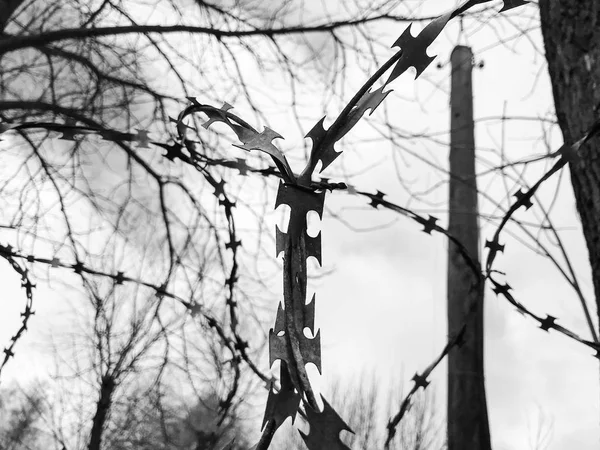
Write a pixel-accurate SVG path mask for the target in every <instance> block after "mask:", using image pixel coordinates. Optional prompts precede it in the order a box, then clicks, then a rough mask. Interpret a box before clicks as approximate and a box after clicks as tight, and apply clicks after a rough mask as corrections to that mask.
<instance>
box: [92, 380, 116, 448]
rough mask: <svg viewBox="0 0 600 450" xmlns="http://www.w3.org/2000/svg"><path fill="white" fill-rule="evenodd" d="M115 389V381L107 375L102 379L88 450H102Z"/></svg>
mask: <svg viewBox="0 0 600 450" xmlns="http://www.w3.org/2000/svg"><path fill="white" fill-rule="evenodd" d="M115 387H116V383H115V380H114V379H113V378H112V377H111V376H109V375H105V376H103V377H102V382H101V383H100V398H99V399H98V403H97V404H96V413H95V414H94V419H93V421H92V432H91V434H90V442H89V444H88V450H100V446H101V445H102V433H103V432H104V426H105V424H106V418H107V417H108V412H109V411H110V406H111V403H112V395H113V393H114V391H115Z"/></svg>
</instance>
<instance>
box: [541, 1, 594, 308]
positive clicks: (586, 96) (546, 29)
mask: <svg viewBox="0 0 600 450" xmlns="http://www.w3.org/2000/svg"><path fill="white" fill-rule="evenodd" d="M539 6H540V15H541V24H542V34H543V37H544V46H545V48H546V59H547V61H548V72H549V73H550V79H551V81H552V91H553V94H554V105H555V109H556V116H557V118H558V124H559V125H560V129H561V130H562V134H563V137H564V140H565V142H569V143H572V142H574V141H576V140H578V139H579V138H580V137H581V136H582V135H583V133H584V132H585V131H586V129H587V128H589V126H590V125H591V124H592V122H593V121H594V120H595V119H596V118H597V117H598V115H599V108H600V2H599V1H598V0H560V1H555V0H540V2H539ZM569 168H570V171H571V184H572V185H573V191H574V194H575V200H576V207H577V211H578V212H579V216H580V218H581V224H582V227H583V235H584V237H585V241H586V244H587V249H588V254H589V258H590V264H591V267H592V281H593V284H594V292H595V297H596V306H597V314H598V315H599V316H600V140H598V139H594V140H592V141H590V142H588V143H587V144H585V145H584V146H582V147H581V149H580V157H579V158H577V159H575V160H574V161H573V162H571V163H570V164H569Z"/></svg>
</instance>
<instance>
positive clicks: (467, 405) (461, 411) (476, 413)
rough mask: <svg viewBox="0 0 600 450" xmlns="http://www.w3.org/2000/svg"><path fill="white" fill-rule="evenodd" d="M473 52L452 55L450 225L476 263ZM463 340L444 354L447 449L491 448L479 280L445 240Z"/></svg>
mask: <svg viewBox="0 0 600 450" xmlns="http://www.w3.org/2000/svg"><path fill="white" fill-rule="evenodd" d="M472 59H473V53H472V52H471V49H470V48H469V47H464V46H458V47H456V48H455V49H454V51H453V52H452V56H451V63H452V94H451V100H450V114H451V117H450V129H451V130H452V131H451V138H450V142H451V143H450V188H449V191H450V201H449V207H450V219H449V223H448V231H449V232H450V233H451V234H452V235H453V236H454V237H456V238H457V239H458V240H459V241H460V242H461V243H462V244H463V245H464V246H465V249H466V250H467V252H468V253H469V255H470V256H471V258H472V259H473V260H474V261H477V264H478V265H479V262H478V259H479V256H478V254H479V224H478V208H477V181H476V177H475V138H474V131H473V130H474V124H473V90H472V89H473V88H472V79H471V77H472ZM473 306H474V307H475V308H476V309H475V310H474V313H473V314H472V315H471V316H470V318H469V320H468V322H467V323H466V325H467V327H466V331H465V334H464V343H463V345H462V346H461V347H459V348H456V347H455V348H453V349H452V350H450V353H449V355H448V450H490V449H491V444H490V429H489V423H488V415H487V402H486V396H485V383H484V372H483V369H484V367H483V283H478V282H477V277H476V276H475V274H474V273H473V271H472V269H471V268H470V267H469V266H468V265H467V263H466V261H465V260H464V258H463V256H462V255H461V254H460V252H459V250H458V248H457V246H456V245H455V244H453V243H452V242H450V243H449V245H448V334H449V335H450V336H452V335H456V334H457V333H458V332H459V330H460V328H461V327H462V325H463V324H464V323H465V319H466V317H467V314H468V313H469V310H470V309H471V308H472V307H473Z"/></svg>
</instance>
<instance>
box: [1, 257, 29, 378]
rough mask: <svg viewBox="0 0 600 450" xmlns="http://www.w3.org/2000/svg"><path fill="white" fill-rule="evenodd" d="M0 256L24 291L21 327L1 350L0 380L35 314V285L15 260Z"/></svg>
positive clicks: (25, 270)
mask: <svg viewBox="0 0 600 450" xmlns="http://www.w3.org/2000/svg"><path fill="white" fill-rule="evenodd" d="M0 256H2V258H4V259H5V260H6V261H8V263H9V264H10V265H11V267H12V268H13V270H14V271H15V272H17V273H18V274H19V275H20V277H21V287H22V288H23V289H24V290H25V308H24V310H23V312H22V313H21V317H22V319H21V326H20V328H19V329H18V330H17V332H16V333H15V334H14V335H13V336H12V337H11V338H10V344H9V345H8V346H7V347H5V348H4V349H3V353H4V359H3V360H2V364H0V380H1V379H2V370H3V369H4V367H5V366H6V364H7V363H8V360H9V359H10V358H14V356H15V346H16V345H17V341H18V340H19V339H20V338H21V336H23V334H24V333H25V331H27V324H28V323H29V318H30V317H31V316H32V315H34V314H35V311H33V288H35V285H34V284H33V283H32V282H31V279H30V278H29V273H28V271H27V269H24V268H23V267H21V266H20V265H19V264H18V263H17V262H16V261H15V259H14V258H13V257H12V255H10V254H6V253H1V254H0Z"/></svg>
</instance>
